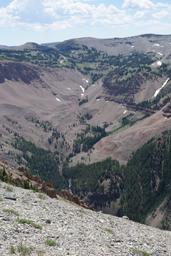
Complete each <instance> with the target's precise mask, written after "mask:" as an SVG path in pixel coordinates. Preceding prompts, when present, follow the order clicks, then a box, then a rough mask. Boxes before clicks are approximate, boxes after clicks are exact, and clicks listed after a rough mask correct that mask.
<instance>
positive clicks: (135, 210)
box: [64, 132, 171, 226]
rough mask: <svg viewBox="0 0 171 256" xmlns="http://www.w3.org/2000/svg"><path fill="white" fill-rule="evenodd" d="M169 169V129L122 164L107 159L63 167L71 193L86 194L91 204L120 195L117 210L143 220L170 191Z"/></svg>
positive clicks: (170, 173)
mask: <svg viewBox="0 0 171 256" xmlns="http://www.w3.org/2000/svg"><path fill="white" fill-rule="evenodd" d="M170 170H171V132H165V133H163V134H162V135H161V137H158V138H156V139H155V138H153V139H151V140H150V141H149V142H148V143H146V144H145V145H144V146H143V147H141V148H140V149H138V150H137V151H136V152H135V153H134V154H133V155H132V157H131V159H130V160H129V161H128V164H127V165H126V166H120V165H119V163H118V162H117V161H112V160H111V159H107V160H105V161H102V162H99V163H94V164H91V165H85V164H79V165H76V166H74V167H71V168H66V169H65V170H64V177H65V178H66V179H67V180H68V179H71V181H72V191H73V193H74V194H77V195H78V196H80V197H83V198H85V196H86V197H87V195H90V196H89V199H90V200H89V202H90V203H93V204H94V205H95V207H98V206H100V205H102V206H104V205H105V204H106V203H110V202H111V201H113V200H114V201H115V200H116V199H117V198H121V205H120V213H122V214H124V215H126V216H128V217H129V218H130V219H132V220H135V221H139V222H144V220H145V218H146V216H147V214H148V213H149V212H152V211H153V210H154V209H155V208H156V207H157V206H158V205H159V204H160V202H161V201H162V200H163V198H164V197H165V196H166V195H167V194H169V193H170V191H171V172H170ZM107 180H110V186H109V187H108V189H107V191H105V190H104V187H103V184H104V181H107ZM122 214H121V215H122ZM164 224H165V226H166V224H167V226H168V223H164Z"/></svg>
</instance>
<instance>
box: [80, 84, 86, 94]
mask: <svg viewBox="0 0 171 256" xmlns="http://www.w3.org/2000/svg"><path fill="white" fill-rule="evenodd" d="M80 88H81V90H82V92H83V93H84V92H85V89H84V87H83V86H82V85H80Z"/></svg>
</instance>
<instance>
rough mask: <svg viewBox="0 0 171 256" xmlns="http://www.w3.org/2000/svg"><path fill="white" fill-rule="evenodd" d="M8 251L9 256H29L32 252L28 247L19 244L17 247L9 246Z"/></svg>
mask: <svg viewBox="0 0 171 256" xmlns="http://www.w3.org/2000/svg"><path fill="white" fill-rule="evenodd" d="M9 251H10V254H17V255H18V254H19V255H20V256H29V255H31V253H32V252H33V248H32V247H28V246H26V245H24V244H22V243H21V244H20V245H18V246H14V245H11V246H10V249H9Z"/></svg>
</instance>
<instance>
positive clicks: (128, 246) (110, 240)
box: [0, 182, 171, 256]
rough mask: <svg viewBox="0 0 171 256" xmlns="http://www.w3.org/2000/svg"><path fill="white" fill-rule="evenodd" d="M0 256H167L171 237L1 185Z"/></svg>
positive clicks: (157, 231) (145, 227)
mask: <svg viewBox="0 0 171 256" xmlns="http://www.w3.org/2000/svg"><path fill="white" fill-rule="evenodd" d="M0 199H1V200H0V225H1V232H0V241H1V246H0V254H1V255H2V256H7V255H13V254H14V255H25V256H27V255H39V256H40V255H49V256H50V255H51V256H53V255H54V256H56V255H61V254H62V255H63V256H65V255H75V256H76V255H79V256H80V255H82V256H84V255H87V254H88V255H98V256H99V255H117V256H119V255H120V256H126V255H130V256H131V255H132V256H141V255H143V256H147V255H150V256H156V255H160V256H169V255H170V253H171V248H170V244H171V235H170V233H169V232H164V231H160V230H157V229H154V228H150V227H147V226H143V225H140V224H137V223H134V222H131V221H129V220H126V219H123V218H116V217H112V216H109V215H104V214H102V213H96V212H93V211H90V210H86V209H83V208H81V207H79V206H76V205H75V204H72V203H70V202H68V201H65V200H63V199H62V198H58V199H51V198H49V197H48V196H46V195H45V194H40V193H34V192H33V191H30V190H24V189H21V188H17V187H13V186H9V185H8V184H6V183H3V182H0Z"/></svg>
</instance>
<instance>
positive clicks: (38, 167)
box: [13, 138, 65, 189]
mask: <svg viewBox="0 0 171 256" xmlns="http://www.w3.org/2000/svg"><path fill="white" fill-rule="evenodd" d="M13 146H14V147H15V148H16V149H18V150H20V151H22V153H23V156H22V157H23V158H24V159H25V160H26V161H27V167H28V168H29V169H30V171H31V172H32V174H33V175H36V176H40V177H41V178H42V179H44V180H45V181H50V182H51V183H52V184H53V185H54V186H55V187H56V188H58V189H61V188H63V186H64V184H65V181H64V179H63V178H62V177H61V176H60V174H59V170H58V165H59V160H58V159H56V157H55V155H54V154H53V153H51V152H50V151H47V150H45V149H43V148H38V147H36V146H35V145H34V144H33V143H32V142H29V141H26V140H25V139H24V138H17V139H16V140H15V142H14V143H13ZM22 157H18V163H19V164H22Z"/></svg>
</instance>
